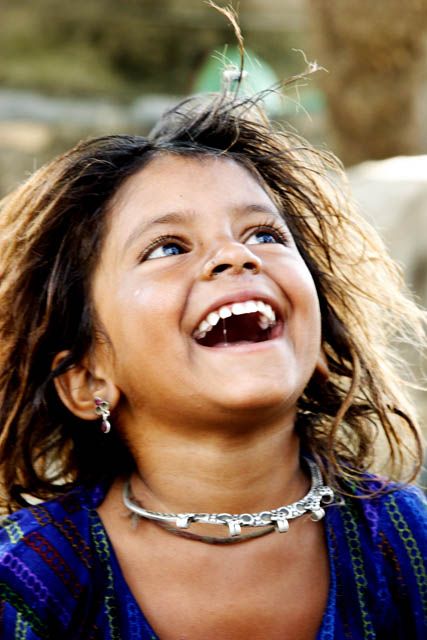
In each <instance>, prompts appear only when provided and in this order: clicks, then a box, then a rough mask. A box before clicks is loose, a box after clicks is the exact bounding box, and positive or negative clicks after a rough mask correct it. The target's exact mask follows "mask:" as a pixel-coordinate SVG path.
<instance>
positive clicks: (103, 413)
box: [95, 397, 111, 433]
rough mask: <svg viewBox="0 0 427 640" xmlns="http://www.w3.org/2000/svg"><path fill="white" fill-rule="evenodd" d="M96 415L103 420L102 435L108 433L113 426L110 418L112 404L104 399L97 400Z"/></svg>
mask: <svg viewBox="0 0 427 640" xmlns="http://www.w3.org/2000/svg"><path fill="white" fill-rule="evenodd" d="M95 413H96V415H97V416H100V417H101V418H102V422H101V431H102V433H108V432H109V431H110V429H111V424H110V421H109V420H108V418H109V417H110V403H109V402H108V400H103V399H102V398H98V397H96V398H95Z"/></svg>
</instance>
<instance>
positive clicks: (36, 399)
mask: <svg viewBox="0 0 427 640" xmlns="http://www.w3.org/2000/svg"><path fill="white" fill-rule="evenodd" d="M255 102H256V100H254V99H253V100H240V101H239V100H238V99H237V98H236V97H233V96H227V94H224V95H222V96H216V97H215V96H214V97H210V98H205V99H203V100H201V99H197V100H188V101H186V102H184V103H181V104H180V105H179V106H177V107H176V108H175V109H173V110H172V111H171V112H169V113H168V114H166V116H164V118H163V119H162V120H161V121H160V123H159V124H158V126H157V127H156V128H155V130H154V131H153V132H152V133H151V134H150V135H149V136H148V137H147V138H144V137H139V136H117V135H114V136H107V137H103V138H98V139H95V140H90V141H88V142H83V143H80V144H79V145H78V146H76V147H75V148H74V149H72V150H71V151H69V152H68V153H66V154H65V155H63V156H61V157H60V158H58V159H56V160H54V161H53V162H51V163H50V164H48V165H47V166H45V167H44V168H42V169H40V170H39V171H37V172H36V173H35V174H34V175H32V176H31V177H30V178H29V180H28V181H27V182H26V183H25V184H23V185H22V186H20V187H19V188H18V189H17V190H16V191H15V192H14V193H12V194H11V195H9V196H8V197H6V198H5V199H4V200H3V202H2V205H1V213H0V274H1V282H0V345H1V347H0V354H1V355H0V360H1V363H0V424H1V432H0V433H1V435H0V469H1V478H2V483H3V494H4V495H3V506H6V507H8V508H9V509H14V508H16V507H17V506H18V505H19V504H22V503H23V497H22V496H23V494H32V495H33V496H37V497H39V498H43V499H45V498H48V497H50V496H53V495H55V494H57V493H58V492H62V491H64V490H66V489H69V488H70V486H73V484H74V483H78V482H80V483H86V484H91V483H94V482H98V481H106V482H108V481H109V480H111V479H112V478H113V477H114V476H116V475H118V474H120V473H125V472H128V471H129V470H130V468H131V466H132V460H131V458H130V456H129V454H128V453H127V449H126V447H125V446H124V444H123V443H122V442H121V440H120V436H119V435H118V433H117V431H118V430H117V429H113V431H112V433H111V434H109V435H108V436H105V435H103V434H102V433H101V431H100V429H99V426H98V425H97V424H96V423H94V422H87V421H84V420H81V419H79V418H77V417H76V416H74V415H73V414H71V413H70V412H69V411H68V410H67V409H66V408H65V407H64V406H63V405H62V403H61V402H60V400H59V398H58V396H57V394H56V391H55V387H54V384H53V378H54V377H55V376H58V375H60V374H61V373H63V372H64V371H65V370H66V369H67V368H69V367H72V366H73V365H74V364H75V363H78V362H79V361H80V360H81V358H82V357H83V356H84V355H85V354H86V353H87V352H88V351H89V350H90V348H91V345H92V344H93V343H94V341H95V340H97V325H96V315H95V310H94V308H93V300H92V295H91V277H92V274H93V272H94V268H95V266H96V264H97V261H98V259H99V255H100V252H101V248H102V246H103V240H104V237H105V234H106V229H107V224H106V222H107V218H108V214H109V204H110V203H111V200H112V198H113V196H114V195H115V194H116V193H117V191H118V189H120V187H121V185H123V183H124V181H125V180H126V179H127V178H128V177H129V176H131V175H133V174H135V173H136V172H138V171H140V170H141V169H142V170H143V168H144V166H146V165H147V164H148V163H149V162H150V161H151V160H152V159H153V158H154V157H156V156H158V155H159V154H168V153H170V154H180V155H189V156H193V157H198V156H206V155H213V156H226V157H227V158H232V159H234V160H235V161H237V162H238V163H240V164H242V165H243V166H245V167H246V168H247V169H248V170H249V171H250V172H251V173H252V174H253V175H255V176H256V177H257V179H259V180H260V181H261V183H262V184H263V185H264V186H265V188H266V190H267V191H268V193H269V194H270V196H271V197H272V198H273V199H274V201H275V203H276V205H277V206H278V207H279V209H280V211H281V212H282V215H283V217H284V219H285V220H286V223H287V224H288V226H289V228H290V230H291V232H292V234H293V236H294V238H295V241H296V244H297V246H298V248H299V251H300V252H301V254H302V256H303V258H304V260H305V261H306V263H307V265H308V268H309V269H310V271H311V274H312V276H313V278H314V281H315V284H316V288H317V292H318V296H319V300H320V307H321V313H322V337H323V349H324V352H325V355H326V358H327V362H328V366H329V372H330V375H329V379H328V380H325V379H323V378H322V377H321V376H317V375H315V376H314V377H313V379H312V380H311V381H310V382H309V384H308V385H307V388H306V389H305V392H304V394H303V396H302V397H301V399H300V402H299V410H298V418H297V429H298V431H299V433H300V435H301V439H302V443H303V446H304V448H305V449H306V450H308V451H309V452H311V454H312V455H314V456H315V457H316V459H318V460H319V461H320V463H321V464H322V467H323V470H324V472H325V473H326V475H327V479H328V481H329V482H330V483H332V484H334V485H335V486H339V485H340V478H343V477H347V478H350V479H351V480H352V481H354V482H358V480H359V473H360V471H362V470H365V469H368V468H371V469H373V470H378V468H377V467H376V460H377V453H378V442H379V443H380V445H381V447H382V448H383V452H384V454H385V451H386V450H387V451H388V452H389V456H385V457H388V458H389V461H390V469H389V475H390V477H393V478H399V477H402V473H403V472H404V471H405V470H406V472H407V474H408V475H407V478H409V479H413V478H414V477H415V474H416V473H417V471H418V470H419V467H420V463H421V455H422V447H421V440H420V436H419V433H418V430H417V427H416V420H415V417H414V415H413V412H412V409H411V405H410V403H409V402H408V400H407V396H406V392H405V389H406V384H405V383H404V382H403V381H402V376H401V370H400V367H399V357H398V355H397V353H396V348H395V347H396V344H397V342H399V341H401V340H402V339H409V340H412V341H413V342H414V341H416V340H417V339H419V340H420V341H421V339H422V326H423V314H422V312H421V311H420V310H419V309H418V308H417V306H416V305H415V304H414V303H413V302H412V301H411V300H410V298H409V297H407V296H406V294H405V291H404V286H403V283H402V279H401V275H400V272H399V270H398V268H397V267H396V265H395V264H394V263H393V262H392V261H391V259H390V258H389V257H388V255H387V253H386V251H385V249H384V246H383V244H382V242H381V240H380V239H379V237H378V236H377V234H376V233H375V231H374V230H373V229H372V228H371V227H370V226H369V225H368V224H367V223H366V222H365V221H364V220H363V219H362V218H361V217H359V216H358V215H357V214H356V212H355V211H354V210H353V208H352V206H351V204H350V202H349V199H348V197H347V194H346V191H345V185H344V183H343V182H342V181H341V175H340V174H341V172H340V168H339V165H338V163H337V162H336V161H335V160H334V159H333V158H332V157H331V156H330V155H328V154H325V153H323V152H319V151H317V150H314V149H313V148H311V147H310V146H309V145H308V144H307V143H306V142H305V141H303V140H301V139H300V138H298V137H297V136H296V135H294V134H293V133H289V132H286V131H284V130H281V129H278V128H275V127H273V126H272V125H271V124H270V123H269V122H268V121H267V120H266V119H265V118H263V117H261V116H260V112H259V109H258V106H257V104H255ZM417 332H418V333H417ZM420 343H421V342H420ZM63 350H69V351H70V355H69V357H68V358H67V359H66V360H64V361H63V362H62V363H61V365H60V367H58V368H57V369H55V370H54V371H51V363H52V360H53V358H54V356H55V354H57V353H58V352H60V351H63ZM113 422H114V416H113ZM374 445H375V446H374Z"/></svg>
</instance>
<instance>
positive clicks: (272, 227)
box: [138, 222, 290, 262]
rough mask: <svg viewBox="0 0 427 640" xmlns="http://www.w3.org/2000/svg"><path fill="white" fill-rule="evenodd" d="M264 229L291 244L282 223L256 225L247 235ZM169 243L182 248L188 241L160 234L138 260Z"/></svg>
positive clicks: (248, 236)
mask: <svg viewBox="0 0 427 640" xmlns="http://www.w3.org/2000/svg"><path fill="white" fill-rule="evenodd" d="M263 231H266V232H268V233H271V234H272V235H274V236H276V239H277V240H278V244H283V245H289V240H290V237H289V233H287V232H286V231H285V229H284V228H283V227H282V226H281V225H279V224H275V223H271V222H268V223H264V224H260V225H256V226H254V227H252V228H250V229H248V230H247V231H246V237H247V238H250V236H251V235H253V234H254V233H262V232H263ZM168 243H171V244H172V243H176V244H179V245H180V246H181V247H182V248H185V246H186V243H185V242H184V241H183V240H182V239H181V238H178V237H177V236H168V235H163V236H159V237H158V238H156V239H155V240H154V241H153V242H151V243H150V244H149V245H148V246H147V247H145V249H144V250H143V251H142V253H141V254H140V256H139V258H138V262H144V261H145V260H147V258H148V256H149V255H150V253H151V252H152V251H154V250H155V249H157V248H159V247H161V246H162V245H164V244H168ZM260 244H263V243H260ZM265 244H269V243H265ZM271 244H273V243H271Z"/></svg>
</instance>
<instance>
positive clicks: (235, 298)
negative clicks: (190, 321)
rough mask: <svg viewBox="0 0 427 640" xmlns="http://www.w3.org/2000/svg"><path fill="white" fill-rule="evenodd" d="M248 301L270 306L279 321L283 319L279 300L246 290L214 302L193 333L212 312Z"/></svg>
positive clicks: (200, 317) (232, 293)
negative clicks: (225, 306) (257, 301)
mask: <svg viewBox="0 0 427 640" xmlns="http://www.w3.org/2000/svg"><path fill="white" fill-rule="evenodd" d="M247 300H261V301H262V302H265V303H267V304H269V305H270V306H271V307H272V309H273V311H274V312H275V314H276V317H277V319H278V320H282V319H283V311H282V310H281V308H280V306H279V305H278V303H277V300H275V299H274V298H273V297H272V296H270V295H268V294H266V293H263V292H261V291H259V290H258V291H257V290H256V289H251V290H249V289H245V290H244V291H234V292H230V293H229V294H227V295H224V296H222V297H221V298H216V300H214V301H213V302H212V304H210V305H209V306H208V307H206V308H205V309H204V311H203V312H202V314H201V315H200V316H199V319H198V320H197V322H196V324H195V325H194V327H193V331H192V333H194V331H195V330H196V329H197V327H198V326H199V324H200V323H201V322H202V320H204V319H205V318H206V317H207V316H208V314H209V313H211V312H212V311H216V310H217V309H219V308H220V307H223V306H224V305H230V304H233V303H234V302H246V301H247Z"/></svg>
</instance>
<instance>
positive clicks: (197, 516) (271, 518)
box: [122, 458, 334, 541]
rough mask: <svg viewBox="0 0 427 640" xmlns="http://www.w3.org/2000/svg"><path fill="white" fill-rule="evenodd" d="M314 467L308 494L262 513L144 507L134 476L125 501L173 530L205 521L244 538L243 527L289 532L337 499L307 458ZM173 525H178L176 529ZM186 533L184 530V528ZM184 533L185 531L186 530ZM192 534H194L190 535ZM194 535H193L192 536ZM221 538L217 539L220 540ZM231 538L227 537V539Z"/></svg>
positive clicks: (139, 514)
mask: <svg viewBox="0 0 427 640" xmlns="http://www.w3.org/2000/svg"><path fill="white" fill-rule="evenodd" d="M304 460H305V462H306V464H307V465H308V467H309V469H310V474H311V486H310V490H309V491H308V493H307V494H306V495H305V496H304V497H303V498H301V500H297V501H296V502H292V504H288V505H284V506H283V507H278V508H277V509H270V510H266V511H260V512H258V513H234V514H232V513H161V512H159V511H150V510H148V509H144V507H142V506H141V505H140V504H137V503H136V502H134V498H133V496H132V494H131V486H130V479H128V480H127V481H126V482H125V483H124V486H123V494H122V497H123V504H124V505H125V507H126V508H127V509H128V510H129V511H131V512H132V514H133V515H134V516H136V517H138V518H146V519H148V520H153V521H155V522H157V524H162V525H167V526H166V527H165V528H166V529H167V530H168V531H171V532H172V533H178V532H179V531H182V530H184V529H188V527H189V526H190V524H192V523H193V522H202V523H205V524H215V525H223V526H226V527H228V531H229V536H230V537H231V538H236V539H237V538H242V537H243V536H242V535H241V534H242V527H268V528H269V529H270V530H272V527H274V529H275V530H276V531H278V532H279V533H285V532H286V531H288V529H289V520H294V519H295V518H300V517H301V516H303V515H305V514H310V516H311V519H312V520H313V521H315V522H317V521H319V520H321V519H322V518H323V517H324V515H325V510H324V509H323V507H322V503H323V504H331V503H332V501H333V499H334V492H333V490H332V489H331V488H330V487H328V486H327V485H324V484H323V480H322V474H321V473H320V469H319V467H318V465H317V464H316V463H315V462H314V461H313V460H310V459H308V458H304ZM170 525H175V527H176V529H174V528H173V527H172V528H171V526H170ZM182 532H183V531H182ZM183 533H184V532H183ZM189 537H190V536H189ZM191 537H192V536H191ZM220 539H221V538H217V540H220ZM227 539H229V538H225V540H227ZM236 541H237V540H236Z"/></svg>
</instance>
